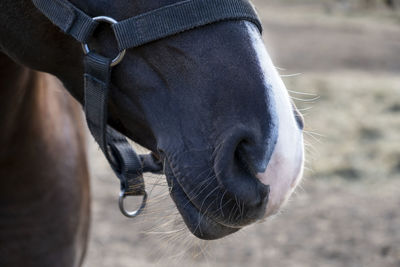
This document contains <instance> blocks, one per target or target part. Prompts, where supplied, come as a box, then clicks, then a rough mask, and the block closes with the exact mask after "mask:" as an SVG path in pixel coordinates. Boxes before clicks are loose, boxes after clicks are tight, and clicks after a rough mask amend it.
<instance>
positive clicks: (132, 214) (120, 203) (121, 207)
mask: <svg viewBox="0 0 400 267" xmlns="http://www.w3.org/2000/svg"><path fill="white" fill-rule="evenodd" d="M126 197H128V196H127V195H125V190H121V192H120V193H119V199H118V206H119V210H120V211H121V213H122V214H123V215H125V216H126V217H128V218H134V217H136V216H138V215H139V214H140V213H142V210H143V209H144V208H145V207H146V202H147V193H146V191H145V192H144V195H143V199H142V204H141V205H140V207H139V208H138V209H137V210H135V211H127V210H126V209H125V206H124V200H125V198H126Z"/></svg>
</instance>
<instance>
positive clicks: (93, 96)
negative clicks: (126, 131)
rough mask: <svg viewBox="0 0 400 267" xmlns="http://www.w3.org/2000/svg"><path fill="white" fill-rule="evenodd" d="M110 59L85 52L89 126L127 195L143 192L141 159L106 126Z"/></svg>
mask: <svg viewBox="0 0 400 267" xmlns="http://www.w3.org/2000/svg"><path fill="white" fill-rule="evenodd" d="M110 63H111V60H110V59H109V58H105V57H102V56H100V55H98V54H96V53H89V54H88V55H86V56H85V59H84V67H85V76H84V77H85V79H84V80H85V86H84V88H85V113H86V120H87V124H88V126H89V130H90V132H91V133H92V135H93V137H94V139H95V140H96V142H97V143H98V144H99V146H100V148H101V150H102V151H103V153H104V154H105V156H106V158H107V160H108V162H109V163H110V165H111V167H112V168H113V170H114V172H115V173H116V175H117V176H118V178H119V179H120V181H121V190H122V191H123V192H124V194H125V195H144V194H145V191H144V181H143V176H142V163H141V160H140V158H139V156H138V155H137V154H136V153H135V151H134V150H133V149H132V147H131V146H130V144H129V143H128V141H127V140H126V138H125V137H124V136H122V135H121V134H119V133H118V132H117V131H115V130H114V129H112V128H111V127H109V126H107V124H106V123H107V103H108V95H109V88H110V77H111V67H110Z"/></svg>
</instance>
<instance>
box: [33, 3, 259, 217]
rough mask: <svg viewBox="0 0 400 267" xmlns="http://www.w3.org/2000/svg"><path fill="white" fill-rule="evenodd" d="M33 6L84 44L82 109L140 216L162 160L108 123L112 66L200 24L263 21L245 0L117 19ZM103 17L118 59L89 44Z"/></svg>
mask: <svg viewBox="0 0 400 267" xmlns="http://www.w3.org/2000/svg"><path fill="white" fill-rule="evenodd" d="M32 1H33V3H34V4H35V6H36V7H37V8H38V9H39V10H40V11H41V12H42V13H43V14H44V15H45V16H46V17H47V18H48V19H50V20H51V21H52V22H53V24H55V25H56V26H58V27H59V28H60V29H61V30H62V31H63V32H65V33H66V34H69V35H71V36H73V37H74V38H75V39H76V40H77V41H79V42H81V43H82V45H83V49H84V53H85V57H84V70H85V73H84V81H85V85H84V90H85V99H84V101H85V102H84V110H85V114H86V120H87V123H88V126H89V130H90V132H91V134H92V135H93V137H94V139H95V140H96V142H97V143H98V144H99V146H100V148H101V150H102V151H103V153H104V154H105V156H106V158H107V160H108V162H109V163H110V165H111V167H112V169H113V170H114V172H115V174H116V175H117V177H118V178H119V179H120V181H121V193H120V199H119V206H120V209H121V212H122V213H123V214H124V215H125V216H128V217H135V216H137V215H138V214H139V213H140V212H141V210H142V209H143V208H144V206H145V204H146V199H147V194H146V191H145V188H144V180H143V172H161V171H162V164H161V163H160V162H159V161H158V160H157V159H155V158H154V157H153V156H152V155H151V154H150V155H140V156H138V155H137V154H136V152H135V151H134V150H133V149H132V147H131V146H130V144H129V143H128V141H127V140H126V138H125V137H124V136H123V135H121V134H120V133H119V132H117V131H115V130H114V129H113V128H111V127H110V126H108V125H107V114H108V113H107V103H108V95H109V88H110V79H111V71H112V67H113V66H115V65H117V64H118V63H119V62H120V61H121V60H122V59H123V57H124V54H125V49H128V48H135V47H138V46H141V45H145V44H147V43H150V42H152V41H156V40H160V39H163V38H166V37H168V36H172V35H175V34H178V33H181V32H184V31H188V30H191V29H194V28H196V27H200V26H204V25H207V24H212V23H216V22H220V21H226V20H247V21H250V22H253V23H254V24H255V25H256V26H257V27H258V29H259V30H260V32H261V31H262V27H261V22H260V21H259V19H258V17H257V14H256V12H255V10H254V8H253V6H252V5H251V4H250V3H249V2H248V1H247V0H185V1H182V2H178V3H175V4H172V5H168V6H164V7H162V8H159V9H156V10H153V11H150V12H147V13H144V14H141V15H138V16H135V17H132V18H129V19H126V20H123V21H121V22H117V21H115V20H114V19H112V18H109V17H105V16H101V17H95V18H92V17H90V16H88V15H87V14H85V13H84V12H82V11H81V10H80V9H78V8H77V7H75V6H74V5H72V4H71V3H70V2H69V1H68V0H32ZM99 22H107V23H110V24H112V28H113V31H114V34H115V37H116V39H117V42H118V49H119V51H120V54H119V55H118V56H117V57H116V58H115V59H110V58H106V57H103V56H101V55H99V54H97V53H95V52H91V51H90V49H89V47H88V46H87V45H86V43H87V42H88V40H89V39H90V38H91V37H92V34H93V32H94V30H95V29H96V27H97V26H98V24H99ZM133 195H135V196H143V201H142V205H141V207H140V208H139V209H138V210H137V211H133V212H129V211H126V209H125V208H124V202H123V200H124V198H125V197H126V196H133Z"/></svg>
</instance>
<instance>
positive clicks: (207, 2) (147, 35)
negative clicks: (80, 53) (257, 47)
mask: <svg viewBox="0 0 400 267" xmlns="http://www.w3.org/2000/svg"><path fill="white" fill-rule="evenodd" d="M32 1H33V3H34V4H35V6H36V7H37V8H38V9H39V10H40V11H42V13H43V14H44V15H45V16H46V17H47V18H49V19H50V20H51V21H52V22H53V23H54V24H55V25H57V26H58V27H59V28H61V29H62V30H63V31H64V32H65V33H68V34H70V35H72V36H73V37H74V38H75V39H77V40H78V41H80V42H81V43H86V42H87V41H88V39H89V37H90V36H91V34H92V33H93V31H94V29H95V28H96V27H97V25H98V23H97V22H96V21H94V20H93V19H92V18H91V17H89V16H88V15H86V14H85V13H83V12H82V11H81V10H79V9H78V8H76V7H75V6H74V5H72V4H71V3H70V2H69V1H67V0H32ZM225 20H248V21H251V22H252V23H254V24H255V25H256V26H257V27H258V29H259V30H260V32H262V26H261V22H260V20H259V19H258V16H257V13H256V11H255V9H254V7H253V6H252V4H251V3H250V2H249V1H247V0H186V1H183V2H178V3H176V4H172V5H168V6H165V7H162V8H159V9H155V10H153V11H150V12H147V13H144V14H141V15H138V16H136V17H132V18H129V19H126V20H123V21H121V22H118V23H116V24H114V25H113V26H112V27H113V29H114V33H115V37H116V39H117V42H118V48H119V50H120V51H122V50H124V49H127V48H133V47H137V46H141V45H144V44H147V43H149V42H152V41H156V40H159V39H162V38H165V37H168V36H171V35H174V34H178V33H181V32H184V31H188V30H191V29H194V28H196V27H200V26H204V25H208V24H211V23H215V22H219V21H225Z"/></svg>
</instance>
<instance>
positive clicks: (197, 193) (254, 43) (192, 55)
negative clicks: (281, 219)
mask: <svg viewBox="0 0 400 267" xmlns="http://www.w3.org/2000/svg"><path fill="white" fill-rule="evenodd" d="M17 2H24V1H17ZM28 2H30V1H28ZM71 2H73V3H74V4H75V5H76V6H77V7H79V8H80V9H82V10H83V11H85V12H86V13H87V14H89V15H91V16H99V15H107V16H110V17H113V18H115V19H117V20H121V19H126V18H128V17H131V16H133V15H137V14H139V13H142V12H145V11H148V10H151V9H154V8H157V7H160V6H164V5H166V4H171V3H174V2H178V1H177V0H147V1H140V0H138V1H127V0H118V1H97V0H71ZM28 6H30V7H31V8H32V10H31V11H30V12H27V13H26V17H24V18H21V19H20V21H23V22H24V23H25V24H26V25H25V26H24V27H22V28H21V29H20V30H22V29H23V30H24V31H25V32H26V34H25V35H24V34H23V33H22V32H21V36H22V35H24V36H25V37H21V36H15V39H16V40H17V41H16V40H11V39H10V40H7V41H8V42H14V46H10V45H8V46H6V45H5V44H4V43H5V42H6V41H4V42H3V40H2V42H3V43H2V46H3V49H4V50H5V51H6V53H7V54H9V55H10V56H12V57H14V59H16V60H19V61H20V62H23V63H24V64H27V65H29V66H31V67H33V68H36V69H40V70H44V71H47V72H51V73H53V74H55V75H57V76H58V77H59V78H60V79H61V80H62V81H63V82H64V84H65V85H66V87H67V89H68V90H69V91H70V92H71V93H72V94H73V95H74V96H76V97H77V98H78V99H79V100H81V96H82V91H83V89H82V63H81V62H82V52H81V48H80V46H79V44H77V43H76V42H75V41H74V40H72V38H70V37H68V36H65V35H63V34H62V33H60V32H59V30H58V29H57V28H56V27H55V26H53V25H52V24H51V23H50V22H48V21H47V19H46V18H45V17H44V16H43V15H42V14H40V13H39V12H38V11H35V8H34V7H33V6H32V5H31V4H30V3H29V5H28ZM23 22H20V24H21V23H23ZM13 27H15V26H13ZM104 29H105V30H104V31H98V32H97V35H98V38H97V42H96V43H93V44H91V46H92V47H96V46H97V45H98V50H100V51H102V53H103V54H108V53H110V55H112V56H114V53H115V51H109V50H110V49H111V48H112V47H116V46H115V40H114V39H113V35H112V33H111V32H109V31H107V26H105V27H104ZM18 38H20V41H18ZM21 38H28V39H29V40H25V42H22V41H23V40H21ZM18 46H19V48H18ZM21 46H24V47H23V48H22V47H21ZM4 47H9V48H8V49H6V48H4ZM11 47H13V48H11ZM101 47H103V48H104V47H107V50H104V49H102V48H101ZM12 49H15V51H12ZM16 49H18V51H25V54H23V55H21V54H18V52H17V50H16ZM114 49H115V48H114ZM111 50H113V49H111ZM112 83H113V87H112V92H111V97H110V105H109V111H110V114H109V116H110V118H109V123H110V124H111V125H112V126H113V127H115V128H116V129H118V130H119V131H120V132H122V133H123V134H125V135H127V136H128V137H130V138H131V139H133V140H134V141H136V142H138V143H139V144H141V145H143V146H145V147H147V148H149V149H150V150H152V151H153V152H154V153H155V154H156V155H158V157H159V158H160V159H162V161H163V162H164V169H165V173H166V176H167V181H168V183H169V185H170V192H171V196H172V198H173V200H174V201H175V203H176V206H177V207H178V210H179V211H180V213H181V214H182V216H183V218H184V220H185V222H186V224H187V226H188V227H189V229H190V230H191V231H192V232H193V233H194V234H195V235H196V236H198V237H200V238H203V239H215V238H220V237H223V236H225V235H227V234H230V233H233V232H235V231H237V230H238V229H240V228H242V227H244V226H246V225H248V224H250V223H253V222H255V221H257V220H260V219H263V218H264V217H266V216H268V215H271V214H274V213H276V212H277V210H278V208H279V207H280V206H281V205H282V204H283V202H284V201H285V200H286V199H287V198H288V197H289V195H290V194H291V193H292V191H293V190H294V188H295V186H296V185H297V183H298V181H299V179H300V177H301V174H302V166H303V141H302V127H303V122H302V118H301V116H300V115H299V114H298V112H297V111H296V109H295V108H294V107H293V105H292V104H291V101H290V99H289V96H288V93H287V91H286V88H285V86H284V85H283V82H282V80H281V78H280V77H279V75H278V73H277V71H276V69H275V67H274V66H273V64H272V62H271V60H270V58H269V55H268V53H267V51H266V49H265V47H264V44H263V42H262V39H261V35H260V33H259V31H258V30H257V28H256V27H255V26H254V25H253V24H252V23H250V22H245V21H230V22H221V23H216V24H212V25H209V26H205V27H201V28H198V29H194V30H191V31H188V32H184V33H181V34H179V35H176V36H173V37H169V38H166V39H163V40H160V41H157V42H153V43H151V44H148V45H145V46H143V47H139V48H136V49H130V50H128V51H127V55H126V56H125V58H124V61H123V62H122V63H121V64H120V65H118V66H117V67H115V68H114V70H113V75H112Z"/></svg>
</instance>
